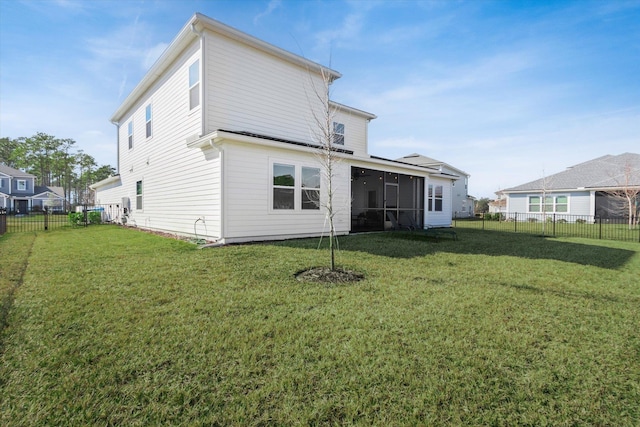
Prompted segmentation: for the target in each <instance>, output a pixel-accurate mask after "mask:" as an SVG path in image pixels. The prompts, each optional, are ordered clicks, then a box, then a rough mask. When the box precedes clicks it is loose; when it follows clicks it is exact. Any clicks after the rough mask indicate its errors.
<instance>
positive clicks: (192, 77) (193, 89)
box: [189, 59, 200, 110]
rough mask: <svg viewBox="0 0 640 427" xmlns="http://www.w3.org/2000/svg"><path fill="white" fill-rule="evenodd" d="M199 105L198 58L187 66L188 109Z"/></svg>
mask: <svg viewBox="0 0 640 427" xmlns="http://www.w3.org/2000/svg"><path fill="white" fill-rule="evenodd" d="M198 105H200V60H199V59H197V60H196V62H194V63H193V64H191V66H189V110H193V109H194V108H196V107H197V106H198Z"/></svg>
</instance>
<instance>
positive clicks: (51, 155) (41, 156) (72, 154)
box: [0, 132, 115, 204]
mask: <svg viewBox="0 0 640 427" xmlns="http://www.w3.org/2000/svg"><path fill="white" fill-rule="evenodd" d="M75 144H76V142H75V141H74V140H73V139H69V138H65V139H61V138H56V137H55V136H53V135H48V134H46V133H42V132H38V133H37V134H35V135H33V136H31V137H28V138H27V137H20V138H16V139H11V138H6V137H3V138H0V163H4V164H5V165H7V166H10V167H12V168H15V169H20V170H23V171H25V172H28V173H30V174H33V175H35V176H36V177H37V178H36V185H46V186H53V187H62V188H63V189H64V194H65V198H66V199H67V201H68V202H70V203H72V204H82V203H92V202H93V192H92V191H91V190H90V189H89V185H91V184H92V183H94V182H98V181H100V180H103V179H105V178H108V177H109V176H111V175H113V174H115V168H113V167H112V166H110V165H103V166H98V164H97V163H96V161H95V159H94V158H93V157H92V156H90V155H88V154H86V153H84V152H83V151H82V150H77V151H74V149H75Z"/></svg>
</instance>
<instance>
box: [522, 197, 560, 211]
mask: <svg viewBox="0 0 640 427" xmlns="http://www.w3.org/2000/svg"><path fill="white" fill-rule="evenodd" d="M528 206H529V212H532V213H537V212H545V213H567V212H569V198H568V197H567V196H565V195H559V196H544V198H543V197H542V196H529V203H528Z"/></svg>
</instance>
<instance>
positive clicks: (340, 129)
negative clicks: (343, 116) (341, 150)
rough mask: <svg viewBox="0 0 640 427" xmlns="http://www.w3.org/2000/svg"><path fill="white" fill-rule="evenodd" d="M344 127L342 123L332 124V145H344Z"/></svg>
mask: <svg viewBox="0 0 640 427" xmlns="http://www.w3.org/2000/svg"><path fill="white" fill-rule="evenodd" d="M344 134H345V126H344V123H339V122H333V141H332V142H333V143H334V144H336V145H344Z"/></svg>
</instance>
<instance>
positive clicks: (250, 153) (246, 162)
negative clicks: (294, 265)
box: [223, 143, 350, 241]
mask: <svg viewBox="0 0 640 427" xmlns="http://www.w3.org/2000/svg"><path fill="white" fill-rule="evenodd" d="M224 155H225V171H226V173H225V176H224V180H223V181H224V183H225V189H224V193H225V202H226V204H225V206H224V217H225V218H226V230H225V237H226V238H227V239H229V240H230V241H233V240H238V241H242V240H252V239H253V240H256V239H264V238H267V237H268V236H272V237H273V238H278V237H296V236H308V235H318V234H320V233H322V232H323V231H326V224H325V211H324V209H309V210H305V209H301V205H300V192H301V191H302V187H301V184H298V187H297V189H298V190H297V194H296V203H297V204H296V209H293V210H275V209H272V199H271V196H270V192H271V191H272V190H273V185H272V181H270V178H271V179H272V172H271V170H272V168H273V164H274V163H278V164H288V165H293V166H295V167H296V168H297V171H296V172H297V174H298V175H300V174H301V171H302V167H305V168H307V167H308V168H318V167H319V165H318V163H317V159H316V158H315V155H314V154H313V153H306V154H305V153H298V152H295V151H293V150H286V149H273V148H268V147H259V146H251V145H248V144H246V145H245V144H236V143H230V144H225V146H224ZM247 171H251V173H247ZM349 176H350V175H349V166H348V165H347V164H345V163H343V164H340V165H338V168H337V175H336V183H339V184H337V185H336V187H337V188H336V189H335V191H336V195H335V197H334V204H335V208H336V212H338V213H337V215H336V217H335V226H336V229H337V232H338V233H347V232H348V231H349V227H350V197H349V187H348V185H347V183H348V179H349ZM324 188H326V183H325V182H324V181H322V182H321V190H320V193H321V197H326V192H325V191H323V189H324Z"/></svg>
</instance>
